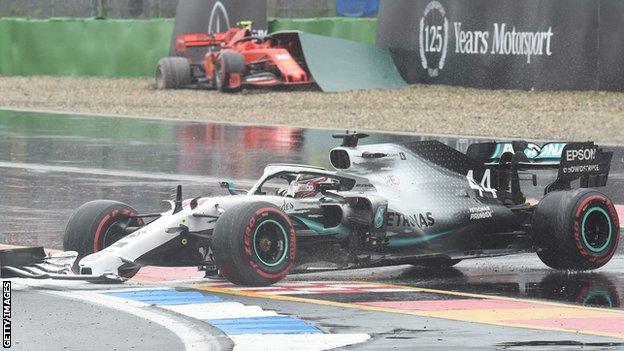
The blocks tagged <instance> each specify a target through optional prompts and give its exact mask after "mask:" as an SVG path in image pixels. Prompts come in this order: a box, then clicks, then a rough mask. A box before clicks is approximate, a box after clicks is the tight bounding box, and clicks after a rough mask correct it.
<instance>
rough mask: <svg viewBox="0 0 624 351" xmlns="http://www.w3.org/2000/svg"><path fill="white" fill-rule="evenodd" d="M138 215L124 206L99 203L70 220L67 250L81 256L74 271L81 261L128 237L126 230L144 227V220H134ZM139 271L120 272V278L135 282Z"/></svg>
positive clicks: (81, 209) (87, 205) (88, 205)
mask: <svg viewBox="0 0 624 351" xmlns="http://www.w3.org/2000/svg"><path fill="white" fill-rule="evenodd" d="M135 215H136V211H135V210H134V209H133V208H132V207H130V206H128V205H126V204H124V203H121V202H117V201H111V200H95V201H90V202H87V203H85V204H84V205H82V206H80V207H79V208H78V209H77V210H76V211H75V212H74V213H73V214H72V216H71V217H70V218H69V221H68V222H67V226H66V227H65V235H64V237H63V250H65V251H76V252H78V259H76V263H75V264H74V267H72V268H73V270H74V272H77V270H78V261H80V259H82V258H83V257H85V256H87V255H90V254H92V253H94V252H98V251H100V250H102V249H104V248H105V247H108V246H110V245H112V244H113V243H115V242H116V241H117V240H119V239H121V238H123V237H124V236H126V235H128V232H127V230H126V228H136V227H141V226H143V220H142V219H140V218H136V217H133V216H135ZM138 271H139V268H135V267H132V268H128V269H127V270H123V271H121V270H120V271H119V275H120V276H122V277H125V278H131V277H132V276H134V275H135V274H136V273H137V272H138Z"/></svg>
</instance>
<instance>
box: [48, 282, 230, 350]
mask: <svg viewBox="0 0 624 351" xmlns="http://www.w3.org/2000/svg"><path fill="white" fill-rule="evenodd" d="M101 292H102V291H100V292H96V291H67V292H66V291H46V293H49V294H53V295H59V296H63V297H67V298H73V299H79V300H83V301H86V302H89V303H94V304H98V305H102V306H105V307H108V308H111V309H115V310H118V311H121V312H125V313H130V314H132V315H135V316H137V317H139V318H143V319H146V320H149V321H151V322H154V323H156V324H159V325H161V326H163V327H165V328H167V329H169V330H170V331H171V332H172V333H174V334H175V335H176V336H177V337H178V338H179V339H180V340H181V341H182V344H183V345H184V349H185V350H187V351H192V350H219V349H220V348H221V345H220V344H219V342H218V341H217V340H216V339H215V338H214V337H213V336H212V335H210V334H208V333H206V332H203V331H201V330H200V329H199V328H197V327H196V326H195V325H193V324H192V323H189V322H185V321H184V319H182V318H175V317H172V316H169V315H167V314H166V313H158V312H156V311H154V310H152V309H148V308H147V307H139V306H137V305H135V304H133V303H129V302H130V301H128V300H123V301H120V299H114V298H109V297H107V296H104V295H102V294H100V293H101Z"/></svg>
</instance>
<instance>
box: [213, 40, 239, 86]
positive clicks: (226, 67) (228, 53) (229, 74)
mask: <svg viewBox="0 0 624 351" xmlns="http://www.w3.org/2000/svg"><path fill="white" fill-rule="evenodd" d="M245 70H246V66H245V57H244V56H243V55H241V54H240V53H238V52H236V51H232V50H223V51H222V52H221V53H220V54H219V57H217V62H215V74H214V85H215V87H216V88H217V89H219V90H220V91H222V92H224V93H235V92H239V91H241V90H242V88H243V87H242V85H241V83H242V79H243V75H244V74H245ZM234 77H237V79H238V84H232V80H233V79H232V78H234Z"/></svg>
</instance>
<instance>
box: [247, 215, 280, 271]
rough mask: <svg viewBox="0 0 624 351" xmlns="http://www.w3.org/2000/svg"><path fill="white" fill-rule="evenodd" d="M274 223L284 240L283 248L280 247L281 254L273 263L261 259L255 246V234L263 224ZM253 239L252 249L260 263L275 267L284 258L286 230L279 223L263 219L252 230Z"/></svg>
mask: <svg viewBox="0 0 624 351" xmlns="http://www.w3.org/2000/svg"><path fill="white" fill-rule="evenodd" d="M269 223H271V224H274V225H276V226H277V227H278V228H279V229H280V232H281V234H282V239H283V240H284V248H283V249H282V250H283V252H282V256H281V257H280V258H279V259H278V260H277V261H276V262H274V263H269V262H266V261H265V260H263V259H262V257H261V256H260V254H258V248H257V247H256V236H257V235H258V230H260V228H262V227H263V226H264V225H265V224H269ZM252 241H253V249H254V253H255V254H256V257H257V258H258V260H260V262H262V264H264V265H266V266H268V267H275V266H277V265H278V264H280V263H282V261H284V259H285V258H286V253H287V252H288V235H287V234H286V230H285V229H284V227H283V226H282V224H281V223H279V222H277V221H274V220H271V219H268V220H266V221H263V222H262V223H260V225H259V226H258V227H256V230H255V231H254V235H253V238H252Z"/></svg>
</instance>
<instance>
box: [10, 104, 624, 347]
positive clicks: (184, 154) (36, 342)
mask: <svg viewBox="0 0 624 351" xmlns="http://www.w3.org/2000/svg"><path fill="white" fill-rule="evenodd" d="M332 132H334V131H332V130H323V129H304V128H299V127H286V126H258V125H234V124H214V123H205V122H198V121H180V120H176V121H172V120H159V119H146V118H141V119H132V118H125V117H104V116H99V117H94V116H87V115H65V114H43V113H33V112H16V111H6V110H4V111H0V146H1V147H0V194H1V196H0V242H1V243H3V244H4V245H5V246H4V247H12V246H33V245H41V246H45V247H46V248H50V250H55V249H56V250H58V249H60V248H61V247H62V235H63V231H64V226H65V223H66V221H67V219H68V217H69V215H70V214H71V213H72V211H73V210H74V209H75V208H77V207H78V206H80V205H81V204H82V203H84V202H86V201H89V200H93V199H98V198H107V199H115V200H119V201H122V202H125V203H128V204H130V205H132V206H133V207H135V208H136V209H137V210H138V211H140V212H147V213H151V212H156V211H160V210H162V209H163V208H162V207H161V206H162V205H161V200H167V199H170V198H171V196H172V194H173V188H174V187H175V186H176V185H177V184H182V185H183V188H184V195H185V197H188V198H190V197H194V196H199V195H203V196H210V195H216V194H220V193H221V192H222V191H223V190H222V189H220V188H219V186H218V182H219V181H220V180H233V181H234V182H235V183H236V185H237V187H247V186H249V185H251V183H253V181H254V180H255V179H256V178H257V177H259V176H260V175H261V174H262V169H263V168H264V166H265V165H266V164H268V163H276V162H281V163H297V164H311V165H315V166H322V167H329V165H328V163H329V162H328V159H327V154H328V151H329V150H330V149H331V148H332V147H334V146H336V145H337V144H336V143H337V140H335V139H332V138H331V134H332ZM434 138H435V139H438V140H440V141H442V142H445V143H447V144H449V145H451V146H453V147H455V148H457V149H459V150H460V151H465V148H466V147H467V146H468V145H469V144H470V143H472V142H475V141H479V140H481V139H479V138H475V137H459V136H433V135H424V136H423V135H410V134H390V133H381V132H374V133H371V137H370V138H369V139H367V140H366V142H367V143H378V142H395V141H408V140H410V141H415V140H424V139H434ZM611 149H613V151H614V157H613V164H612V172H611V175H610V178H609V187H607V188H606V189H604V190H605V192H606V193H607V194H608V195H610V196H611V197H612V198H613V199H614V201H615V202H616V203H618V204H619V206H618V209H619V211H620V217H621V218H623V219H624V210H623V209H624V207H622V206H621V205H622V204H624V194H622V192H621V189H622V188H623V183H624V152H623V150H624V149H623V148H620V147H616V146H611ZM549 177H552V176H549V175H548V174H543V175H542V174H540V175H539V179H538V182H539V184H538V186H537V187H535V188H534V189H533V188H532V187H530V186H527V187H528V191H527V194H528V196H529V197H532V198H538V197H539V196H540V191H541V186H543V185H544V184H547V183H548V182H549V181H550V180H552V178H549ZM620 222H621V223H622V222H624V220H621V221H620ZM622 252H623V250H622V249H620V250H619V253H618V254H617V255H616V256H615V257H614V259H613V260H612V261H611V262H610V263H609V264H607V265H606V266H605V267H603V268H601V269H599V270H597V271H593V272H557V271H553V270H550V269H548V268H547V267H545V266H544V265H543V264H542V263H541V262H540V261H539V259H538V258H537V257H536V256H535V255H534V254H520V255H514V256H506V257H497V258H487V259H476V260H467V261H464V262H461V263H460V264H459V265H457V266H456V267H454V268H449V269H440V270H433V269H430V268H429V269H424V268H419V267H412V266H405V265H404V266H395V267H381V268H372V269H359V270H352V271H331V272H318V273H308V274H293V275H290V276H289V277H288V278H287V279H285V280H284V281H282V282H280V283H278V284H276V285H274V286H271V287H265V288H243V287H237V286H234V285H231V284H229V283H227V282H225V281H221V280H214V279H207V278H203V273H202V272H198V271H197V270H196V269H195V268H194V267H190V268H158V267H145V268H143V269H142V270H141V271H140V272H139V274H138V275H137V276H135V278H133V279H131V280H130V281H128V282H126V283H125V284H115V285H101V284H89V283H82V282H59V281H50V280H33V279H11V281H12V283H13V296H12V298H13V315H12V323H13V331H14V332H13V349H16V350H32V349H33V348H38V349H42V348H41V345H47V347H48V348H49V349H63V348H65V349H68V350H81V349H84V345H89V349H95V350H112V349H118V350H122V349H134V350H172V349H176V350H177V349H179V350H182V349H186V350H203V349H210V350H213V349H214V350H217V349H223V350H228V349H235V350H251V349H253V350H263V349H266V350H326V349H334V348H342V349H349V350H351V349H357V350H360V349H363V350H384V349H404V350H411V349H414V348H415V347H422V348H423V349H432V350H436V349H439V350H446V349H472V350H487V349H507V350H524V349H526V350H537V349H548V350H550V349H583V350H594V349H595V350H604V349H614V350H617V349H623V348H624V309H623V307H622V306H624V255H622ZM78 331H79V332H78ZM70 336H71V337H70ZM86 343H88V344H86ZM44 349H45V348H44Z"/></svg>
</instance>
